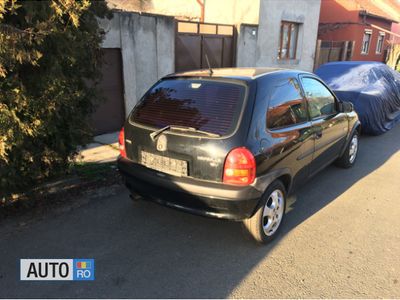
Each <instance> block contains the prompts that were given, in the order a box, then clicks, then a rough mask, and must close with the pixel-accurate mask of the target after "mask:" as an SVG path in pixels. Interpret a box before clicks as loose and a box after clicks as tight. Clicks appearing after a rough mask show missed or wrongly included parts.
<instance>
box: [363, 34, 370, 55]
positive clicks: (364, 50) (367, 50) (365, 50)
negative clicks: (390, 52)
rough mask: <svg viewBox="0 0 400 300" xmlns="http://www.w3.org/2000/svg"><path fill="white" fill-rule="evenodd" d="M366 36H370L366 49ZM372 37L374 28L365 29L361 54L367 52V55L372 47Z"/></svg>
mask: <svg viewBox="0 0 400 300" xmlns="http://www.w3.org/2000/svg"><path fill="white" fill-rule="evenodd" d="M366 36H369V40H368V46H367V49H364V44H365V42H366V38H365V37H366ZM371 39H372V30H371V29H365V30H364V35H363V39H362V44H361V54H365V55H367V54H368V52H369V48H370V47H371Z"/></svg>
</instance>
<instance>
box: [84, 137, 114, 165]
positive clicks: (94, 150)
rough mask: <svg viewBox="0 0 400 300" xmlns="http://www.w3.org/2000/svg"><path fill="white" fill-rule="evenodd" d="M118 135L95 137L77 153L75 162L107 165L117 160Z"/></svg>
mask: <svg viewBox="0 0 400 300" xmlns="http://www.w3.org/2000/svg"><path fill="white" fill-rule="evenodd" d="M118 134H119V132H112V133H107V134H102V135H98V136H95V137H94V138H93V143H90V144H87V145H86V146H84V147H82V149H81V150H80V151H79V154H78V157H77V161H78V162H87V163H107V162H113V161H116V160H117V157H118V155H119V150H118Z"/></svg>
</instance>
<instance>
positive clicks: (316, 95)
mask: <svg viewBox="0 0 400 300" xmlns="http://www.w3.org/2000/svg"><path fill="white" fill-rule="evenodd" d="M302 82H303V88H304V92H305V93H306V97H307V100H308V109H309V111H310V116H311V118H318V117H320V116H326V115H331V114H333V113H335V111H336V109H335V97H334V96H333V95H332V93H331V92H330V91H329V90H328V89H327V88H326V87H325V86H324V85H323V84H322V83H321V82H319V81H318V80H316V79H313V78H303V79H302Z"/></svg>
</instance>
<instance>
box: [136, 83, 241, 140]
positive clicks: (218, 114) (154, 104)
mask: <svg viewBox="0 0 400 300" xmlns="http://www.w3.org/2000/svg"><path fill="white" fill-rule="evenodd" d="M244 95H245V87H244V86H243V85H240V84H235V83H228V82H222V81H216V80H199V79H167V80H163V81H160V82H159V83H158V84H157V85H155V86H154V87H153V88H152V89H151V90H150V91H149V92H148V93H146V95H145V96H144V98H143V99H142V100H141V102H140V103H139V104H138V106H137V107H136V108H135V109H134V111H133V113H132V115H131V121H133V122H136V123H138V124H142V125H147V126H151V127H155V128H163V127H165V126H168V125H171V124H174V125H179V126H187V127H193V128H196V129H198V130H203V131H207V132H211V133H216V134H218V135H221V136H224V135H228V134H230V133H232V132H233V130H234V129H235V127H236V124H237V120H238V119H239V115H240V112H241V109H242V105H243V102H244V101H243V100H244Z"/></svg>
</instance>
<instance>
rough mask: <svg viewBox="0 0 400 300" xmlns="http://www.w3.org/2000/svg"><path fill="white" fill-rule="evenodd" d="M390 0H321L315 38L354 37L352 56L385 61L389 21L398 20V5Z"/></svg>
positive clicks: (342, 38) (388, 40)
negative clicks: (385, 0) (382, 0)
mask: <svg viewBox="0 0 400 300" xmlns="http://www.w3.org/2000/svg"><path fill="white" fill-rule="evenodd" d="M391 3H392V2H390V1H388V2H380V1H370V0H352V1H348V0H322V1H321V12H320V19H319V30H318V39H321V40H324V41H354V48H353V51H352V57H351V60H354V61H356V60H361V61H384V60H385V55H386V51H387V50H388V48H389V46H390V39H391V34H390V32H391V28H392V24H393V23H396V22H397V16H398V13H399V11H398V10H399V8H398V7H396V5H393V6H391V5H390V4H391ZM393 3H394V2H393ZM396 14H397V15H396Z"/></svg>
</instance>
